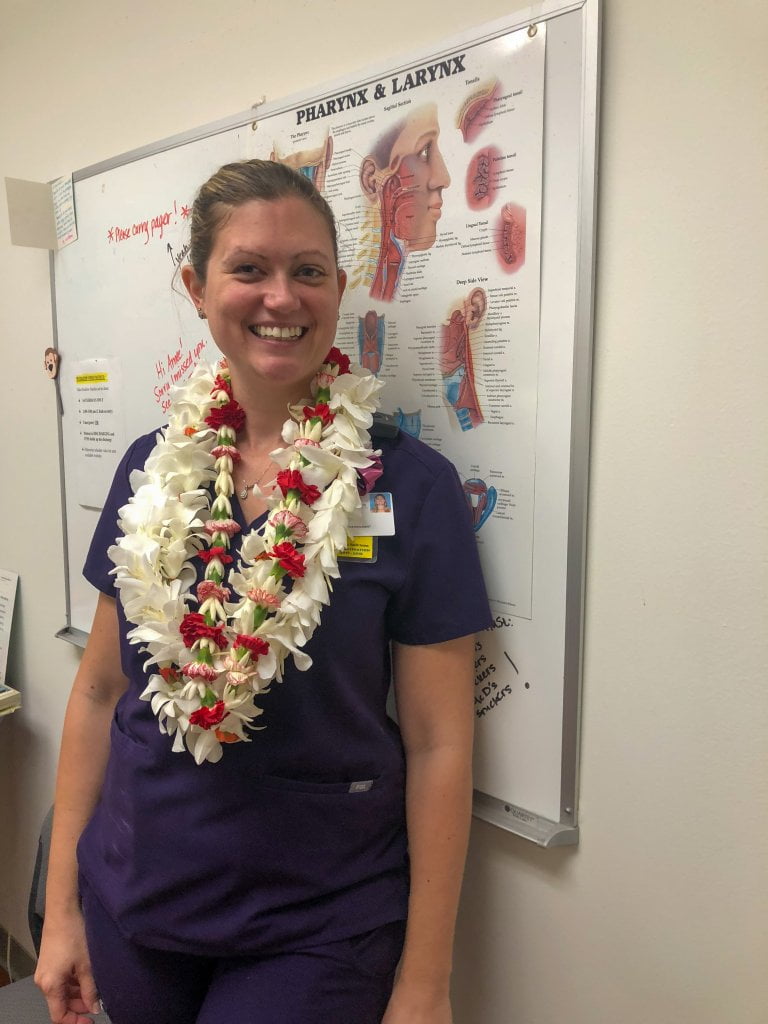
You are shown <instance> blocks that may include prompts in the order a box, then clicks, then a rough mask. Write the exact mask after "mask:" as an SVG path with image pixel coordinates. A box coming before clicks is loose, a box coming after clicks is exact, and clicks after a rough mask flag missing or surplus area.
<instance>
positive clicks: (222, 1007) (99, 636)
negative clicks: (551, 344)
mask: <svg viewBox="0 0 768 1024" xmlns="http://www.w3.org/2000/svg"><path fill="white" fill-rule="evenodd" d="M190 256H191V263H190V265H189V266H186V267H185V268H184V270H183V280H184V283H185V285H186V287H187V289H188V291H189V294H190V297H191V299H192V301H193V302H194V304H195V306H196V307H197V309H198V312H199V315H200V316H201V317H206V318H207V319H208V322H209V324H210V327H211V333H212V335H213V338H214V340H215V342H216V344H217V345H218V347H219V349H220V350H221V352H222V353H223V354H224V356H225V357H226V366H224V367H221V368H220V369H219V371H218V375H217V376H216V377H215V378H214V376H213V375H212V374H209V376H208V378H206V375H205V372H204V371H201V372H200V373H199V374H198V375H197V376H196V377H195V378H194V379H193V381H192V382H191V383H190V384H188V385H187V386H185V388H183V389H182V392H181V397H180V398H177V400H176V402H175V404H174V406H173V407H172V410H171V419H170V425H169V428H168V435H167V437H166V439H165V441H161V442H159V443H158V444H157V445H156V438H155V436H154V435H147V436H145V437H143V438H139V439H138V440H137V441H136V442H134V444H133V445H132V446H131V448H130V449H129V451H128V453H127V454H126V456H125V458H124V459H123V462H122V464H121V466H120V467H119V468H118V471H117V473H116V476H115V480H114V483H113V486H112V490H111V492H110V495H109V497H108V499H107V503H106V505H105V508H104V511H103V514H102V517H101V520H100V523H99V526H98V528H97V531H96V534H95V536H94V540H93V544H92V547H91V551H90V553H89V556H88V559H87V562H86V567H85V574H86V576H87V578H88V579H89V580H90V581H91V582H93V583H94V585H95V586H97V587H98V588H99V590H100V596H99V602H98V607H97V611H96V616H95V619H94V624H93V629H92V632H91V635H90V639H89V643H88V646H87V648H86V651H85V654H84V656H83V659H82V663H81V666H80V669H79V671H78V674H77V677H76V679H75V683H74V687H73V693H72V696H71V698H70V703H69V706H68V710H67V715H66V720H65V726H64V736H63V741H62V751H61V758H60V766H59V775H58V781H57V790H56V799H55V821H54V829H53V842H52V852H51V867H50V871H49V880H48V889H47V909H46V920H45V933H44V936H43V947H42V952H41V956H40V961H39V964H38V969H37V973H36V979H37V982H38V984H39V985H40V987H41V988H42V990H43V992H44V993H45V995H46V998H47V1001H48V1005H49V1010H50V1014H51V1020H52V1021H53V1022H55V1024H84V1022H85V1021H86V1020H88V1017H87V1016H86V1014H87V1013H88V1012H89V1011H90V1012H92V1011H93V1010H94V1007H95V1006H96V1000H97V991H98V993H99V995H100V997H101V999H102V1001H103V1003H104V1005H105V1007H106V1010H107V1012H108V1013H109V1014H110V1017H111V1018H112V1020H113V1024H134V1022H141V1024H146V1022H147V1021H150V1020H151V1021H152V1022H153V1024H191V1022H193V1021H194V1022H197V1024H213V1022H216V1024H222V1022H229V1021H232V1022H245V1021H247V1022H249V1024H321V1022H322V1024H328V1022H330V1021H334V1022H336V1021H338V1022H345V1024H353V1022H354V1024H373V1022H378V1021H384V1022H385V1024H449V1022H450V1020H451V1011H450V1005H449V996H448V981H449V974H450V960H451V945H452V934H453V927H454V919H455V913H456V904H457V900H458V893H459V886H460V879H461V874H462V868H463V861H464V855H465V846H466V838H467V829H468V821H469V813H470V799H471V784H470V752H471V738H472V721H473V720H472V710H471V709H472V656H473V636H472V634H473V633H474V632H475V631H476V630H477V629H481V628H485V627H486V626H487V625H488V624H489V618H490V616H489V612H488V608H487V602H486V599H485V595H484V591H483V587H482V582H481V579H480V576H479V570H478V565H477V555H476V550H475V546H474V541H473V534H472V527H471V523H470V522H469V519H468V516H467V509H466V503H465V500H464V498H463V495H462V491H461V486H460V484H459V481H458V478H457V476H456V473H455V471H454V470H453V469H452V467H451V466H450V465H449V464H448V463H447V462H446V461H445V460H444V459H443V458H442V457H441V456H439V455H438V454H437V453H435V452H432V451H431V450H430V449H428V448H426V447H424V446H423V445H421V444H420V443H419V442H417V441H414V440H413V439H412V438H410V437H408V436H407V435H405V434H399V435H398V436H397V437H396V438H378V437H376V436H375V434H374V437H373V442H374V443H375V445H376V446H377V447H380V449H381V464H382V467H383V475H382V476H381V487H382V489H383V490H387V491H389V492H391V493H392V494H393V496H395V498H396V501H397V509H398V514H397V522H396V536H395V537H386V538H375V540H376V541H378V546H377V550H376V555H375V559H374V558H371V559H369V560H362V561H361V560H358V561H353V560H349V561H345V560H344V557H343V553H340V552H339V548H340V546H342V545H343V544H344V540H345V532H344V530H343V529H342V530H341V536H339V526H340V524H341V526H342V527H343V524H344V522H345V521H346V520H345V519H344V516H346V514H347V512H346V511H345V508H346V506H352V505H354V504H355V503H359V498H357V495H356V491H357V476H358V471H359V472H360V474H361V476H362V478H363V479H364V478H365V477H366V476H367V477H368V479H369V480H370V481H371V482H372V477H373V475H375V474H374V473H372V470H375V468H376V460H375V459H374V458H373V457H372V453H371V451H370V447H367V446H368V445H369V443H370V442H369V441H368V439H367V438H364V439H363V440H361V438H362V436H363V434H364V431H363V434H360V433H359V432H360V430H361V429H362V428H360V423H365V422H370V414H369V412H366V410H369V409H370V408H371V404H372V402H371V396H372V395H373V394H374V393H375V391H376V390H377V388H378V385H377V384H376V382H375V381H374V379H373V378H372V377H371V376H370V375H366V374H364V373H363V371H359V372H357V373H354V372H353V373H347V372H345V371H346V369H347V367H346V365H345V359H344V357H343V356H341V354H340V353H338V351H337V350H335V349H332V343H333V340H334V332H335V325H336V320H337V317H338V309H339V302H340V300H341V296H342V294H343V291H344V286H345V275H344V272H343V271H341V270H339V269H338V267H337V252H336V241H335V229H334V223H333V216H332V214H331V211H330V209H329V207H328V206H327V204H326V203H325V201H324V200H323V199H322V197H321V196H320V195H319V193H317V191H316V190H315V189H314V187H313V186H312V184H311V183H310V182H309V181H308V180H307V179H306V178H305V177H303V176H301V175H299V174H297V173H296V172H294V171H292V170H291V169H290V168H286V167H284V166H281V165H279V164H275V163H269V162H263V161H258V160H253V161H245V162H243V163H240V164H231V165H227V166H225V167H223V168H221V169H220V170H219V171H218V172H217V173H216V174H215V175H213V177H212V178H211V179H210V180H209V181H208V182H207V183H206V184H205V185H204V186H203V187H202V188H201V190H200V192H199V194H198V197H197V199H196V202H195V206H194V211H193V216H192V227H191V253H190ZM329 349H330V350H331V352H330V354H329ZM296 403H298V405H297V404H296ZM287 406H291V407H292V415H293V417H294V419H293V421H291V422H289V423H287V424H286V425H285V427H284V420H285V417H286V407H287ZM209 428H210V429H209ZM334 432H335V434H334ZM281 435H282V440H281ZM334 436H335V437H336V438H337V440H338V439H339V438H341V441H339V443H338V444H337V445H336V448H335V449H333V447H332V446H331V447H330V448H324V447H323V445H326V444H328V438H332V437H334ZM318 439H319V440H318ZM283 444H286V449H285V451H283V452H282V453H277V454H275V452H276V449H278V448H279V447H281V445H283ZM333 451H336V452H339V451H340V452H341V453H342V455H341V456H340V457H337V456H334V454H333ZM366 453H367V454H366ZM214 458H215V463H214ZM142 467H143V468H144V472H145V475H144V476H143V477H142V476H139V477H136V476H134V478H133V480H132V481H129V477H130V476H131V473H132V472H133V471H134V470H136V469H141V468H142ZM296 467H298V468H296ZM329 467H330V468H329ZM339 467H340V468H339ZM286 474H287V475H286ZM291 474H298V475H296V476H292V475H291ZM334 474H335V475H334ZM273 479H274V480H276V482H277V483H276V488H277V493H276V496H275V498H274V499H273V501H272V503H273V504H275V501H277V511H272V512H270V513H269V519H268V521H267V523H266V525H265V526H264V530H263V533H264V536H263V537H260V536H259V535H258V534H257V533H253V532H247V531H249V530H250V528H251V527H252V526H253V525H254V524H256V525H257V526H258V525H259V524H261V525H264V520H265V518H266V515H265V514H266V513H267V511H268V500H267V497H265V491H267V490H268V489H269V487H268V485H267V484H266V481H268V480H273ZM350 479H351V480H352V484H351V487H352V489H353V490H354V492H355V494H354V499H355V500H354V501H352V500H350ZM158 480H160V481H161V482H162V487H161V486H160V485H159V484H158V483H157V481H158ZM200 481H203V482H204V485H205V484H207V486H208V491H206V490H205V489H204V487H201V486H199V484H200ZM313 481H317V485H316V484H315V483H314V482H313ZM131 483H133V485H134V486H135V487H136V488H138V489H137V491H136V494H135V497H134V499H133V501H132V502H131V504H130V505H129V504H127V503H128V501H129V498H130V497H131V490H132V488H131ZM313 488H314V489H313ZM316 491H317V494H316V493H315V492H316ZM211 492H213V493H214V494H215V497H214V496H213V494H212V493H211ZM201 496H202V497H201ZM278 499H279V500H278ZM446 503H447V504H448V506H449V508H450V507H452V508H454V509H455V510H456V514H454V515H451V514H450V513H448V514H446V512H445V508H444V506H445V504H446ZM158 509H159V511H157V510H158ZM459 510H461V511H459ZM142 516H143V518H141V517H142ZM153 517H154V518H153ZM339 517H341V518H339ZM118 520H120V523H121V526H122V529H123V534H124V535H123V536H122V537H119V539H118V542H117V543H116V544H114V543H113V542H114V538H115V533H116V532H117V531H116V526H115V524H116V522H117V521H118ZM442 522H445V523H448V524H450V528H449V532H448V534H447V535H446V534H445V531H446V529H447V528H446V527H443V526H442V525H441V524H442ZM137 523H139V525H138V526H137ZM190 524H191V525H190ZM203 524H204V525H203ZM457 524H458V525H457ZM206 530H207V531H208V533H207V535H208V541H207V543H206V544H205V545H203V541H202V540H201V539H200V538H201V537H202V536H203V535H204V534H205V531H206ZM244 534H246V536H245V539H244ZM148 537H149V539H148ZM265 538H266V539H265ZM197 548H202V550H201V553H200V555H199V557H194V556H195V553H196V550H197ZM238 548H240V560H239V563H238V562H237V561H234V562H233V561H232V559H233V557H236V556H237V552H238ZM108 549H109V558H108V557H107V550H108ZM337 556H338V575H339V577H340V578H339V579H337V580H335V581H334V587H333V594H332V596H331V597H330V603H329V604H328V605H327V607H325V606H324V605H323V600H324V599H325V596H326V592H325V590H324V589H323V588H324V587H325V585H326V583H327V582H328V579H329V577H333V576H334V575H335V574H336V572H337ZM113 562H114V564H115V565H116V566H117V589H119V590H120V599H119V600H118V601H116V600H115V595H116V589H115V580H114V576H113V575H112V569H113V564H112V563H113ZM160 563H162V565H163V566H164V567H165V571H166V576H165V577H162V575H161V574H160V575H159V574H158V573H159V571H158V570H157V568H156V566H157V565H158V564H160ZM169 567H174V568H173V571H171V569H170V568H169ZM174 573H175V576H176V577H177V580H176V581H175V582H174V579H173V577H174ZM190 574H192V575H193V576H195V578H194V579H191V578H190ZM259 574H261V575H259ZM257 577H258V579H259V580H261V584H263V585H259V586H258V587H254V586H252V583H253V580H254V579H256V578H257ZM185 593H186V594H187V599H188V600H190V604H189V605H188V606H187V605H185V604H184V594H185ZM446 593H450V594H451V595H452V601H451V602H445V600H444V597H445V594H446ZM195 595H196V597H197V602H199V603H196V601H195ZM446 603H447V604H450V606H451V607H450V609H449V611H448V612H446V610H445V606H446ZM195 608H197V610H193V609H195ZM233 608H234V609H235V611H232V609H233ZM320 611H321V612H322V621H321V624H320V626H319V628H318V629H317V632H316V633H315V635H314V636H312V634H313V632H314V630H315V626H316V625H317V621H316V620H317V618H318V615H319V613H320ZM228 616H229V617H228ZM129 620H130V621H129ZM286 623H288V624H289V625H286ZM363 623H365V628H362V625H361V624H363ZM129 633H130V634H132V635H131V636H129ZM265 638H266V639H265ZM304 641H306V643H304ZM137 642H138V646H137ZM142 650H145V651H149V653H150V654H151V659H150V660H151V661H152V664H149V665H146V666H145V662H147V654H146V653H141V652H142ZM286 651H288V652H289V656H288V657H287V658H285V659H283V655H284V654H285V652H286ZM185 658H188V659H189V660H188V663H186V664H184V661H185ZM310 658H311V660H312V667H311V669H310V670H309V671H305V672H300V671H298V668H306V663H307V662H308V661H309V659H310ZM283 660H284V665H283V666H282V673H281V665H280V663H281V661H283ZM297 666H298V667H297ZM390 670H392V672H393V673H394V679H395V692H396V699H397V707H398V716H399V721H400V727H399V729H398V728H397V727H396V726H395V725H394V724H393V723H392V722H391V720H390V719H389V718H388V717H387V715H386V697H387V691H388V686H389V681H390ZM281 674H282V682H280V681H278V682H275V683H274V684H273V685H272V686H271V687H270V686H269V683H270V681H271V679H272V678H273V677H274V676H277V679H278V680H279V679H280V677H281ZM142 698H143V699H142ZM113 716H114V721H113ZM158 726H159V727H158ZM253 727H255V728H253ZM244 740H249V741H250V742H244ZM406 824H407V839H406ZM81 901H82V907H81ZM406 917H407V927H405V926H404V922H405V920H406ZM398 964H399V969H398V970H397V977H396V980H395V971H396V968H398Z"/></svg>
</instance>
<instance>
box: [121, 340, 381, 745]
mask: <svg viewBox="0 0 768 1024" xmlns="http://www.w3.org/2000/svg"><path fill="white" fill-rule="evenodd" d="M380 388H381V384H380V382H379V381H378V380H377V379H376V378H375V377H374V376H373V375H372V374H370V373H367V372H366V371H365V370H363V369H362V368H361V367H357V366H355V367H350V363H349V359H348V358H347V356H345V355H343V354H342V353H341V352H340V351H339V350H338V349H337V348H332V349H331V351H330V352H329V353H328V355H327V356H326V360H325V362H324V364H323V366H322V367H321V369H320V371H319V372H318V374H317V375H316V378H315V381H314V384H313V388H312V392H313V398H312V399H310V400H309V401H308V402H306V403H300V404H299V405H296V406H290V407H289V418H288V420H286V422H285V424H284V425H283V431H282V438H283V441H284V442H285V445H286V446H285V447H284V448H280V449H278V450H277V451H276V452H273V453H272V458H273V460H274V461H275V462H276V463H277V464H278V466H280V467H281V469H280V472H279V473H278V474H277V486H276V488H275V490H274V492H273V495H272V497H271V498H270V499H268V503H269V505H270V511H269V514H268V516H267V520H266V523H265V524H264V525H263V526H262V528H261V529H260V530H259V531H257V530H252V531H250V532H249V533H248V534H246V535H245V536H244V537H243V541H242V544H241V547H240V559H239V562H240V564H239V567H238V568H237V569H234V568H230V569H228V568H227V566H232V563H233V557H232V555H230V554H229V553H228V551H229V547H230V542H231V539H232V537H233V536H234V535H235V534H236V533H237V532H238V531H239V529H240V527H239V525H238V524H237V522H235V520H234V519H233V518H232V505H231V500H230V499H231V497H232V495H233V493H234V482H233V479H232V470H233V466H234V463H235V462H237V460H238V459H239V458H240V454H239V452H238V450H237V444H236V440H237V431H238V430H239V429H240V428H241V427H242V425H243V422H244V418H245V417H244V413H243V410H242V408H241V407H240V405H239V404H238V403H237V401H236V400H235V398H234V397H233V395H232V386H231V383H230V378H229V370H228V368H227V365H226V361H222V362H221V363H220V364H219V367H218V369H215V368H213V367H210V366H205V365H200V366H198V367H197V368H196V369H195V371H194V372H193V374H192V376H191V377H190V378H189V380H188V381H187V382H186V383H185V384H184V385H183V386H181V387H179V388H177V389H175V391H174V397H173V402H172V405H171V410H170V416H169V423H168V426H167V427H166V428H164V429H163V430H161V431H160V433H159V434H158V435H157V444H156V445H155V447H154V448H153V450H152V452H151V453H150V455H149V457H148V459H147V461H146V463H145V466H144V470H143V471H141V470H135V471H134V472H133V473H132V475H131V485H132V487H133V490H134V494H133V496H132V497H131V499H130V500H129V503H128V504H127V505H125V506H123V508H121V509H120V513H119V514H120V520H119V526H120V528H121V529H122V531H123V536H122V537H120V538H119V539H118V540H117V542H116V544H115V545H114V546H113V547H111V548H110V549H109V551H108V555H109V557H110V559H111V560H112V561H113V562H114V563H115V568H114V569H113V570H112V572H113V573H114V575H115V576H116V580H115V586H116V587H117V588H118V590H119V591H120V598H121V601H122V604H123V607H124V609H125V615H126V618H127V619H128V621H129V622H131V623H133V624H134V628H133V629H131V630H130V632H129V633H128V639H129V641H130V642H131V643H133V644H142V645H143V647H142V650H143V651H145V652H147V653H149V655H150V657H149V658H148V660H147V662H146V666H150V665H155V666H157V668H156V671H154V672H153V674H152V675H151V676H150V678H149V683H148V685H147V687H146V689H145V690H144V692H143V693H142V694H141V698H142V700H148V701H150V702H151V706H152V711H153V713H154V714H155V715H156V716H157V719H158V724H159V727H160V731H161V732H163V733H167V734H169V735H170V736H173V750H175V751H182V750H184V749H185V748H186V749H188V750H189V752H190V753H191V754H192V755H193V756H194V758H195V761H196V762H197V763H198V764H201V763H202V762H203V761H212V762H215V761H218V760H219V759H220V758H221V756H222V744H224V743H235V742H239V741H249V740H250V737H249V736H248V734H247V731H248V730H252V729H253V728H255V726H254V725H253V724H252V723H253V722H254V720H255V719H256V718H257V717H258V716H259V715H260V714H261V713H262V711H261V709H260V708H258V707H257V706H256V704H255V703H254V697H256V696H257V695H258V694H260V693H264V692H265V691H266V690H267V689H268V688H269V686H270V684H271V683H272V681H273V680H274V679H277V680H278V681H280V680H282V674H283V667H284V664H285V659H286V657H288V656H289V655H292V656H293V661H294V664H295V665H296V667H297V668H299V669H301V670H306V669H308V668H309V667H310V665H311V664H312V659H311V658H310V657H309V656H308V655H307V654H306V653H304V651H302V650H301V648H302V647H303V646H304V645H305V644H306V643H307V641H308V640H309V639H310V637H311V636H312V634H313V633H314V631H315V628H316V627H317V626H318V624H319V622H320V610H321V606H322V605H323V604H327V603H328V601H329V592H330V590H331V589H332V582H331V581H332V579H334V578H338V576H339V568H338V558H337V556H338V552H339V551H340V550H341V549H343V548H344V547H345V545H346V544H347V524H348V520H349V516H350V514H351V513H352V512H353V511H354V510H355V509H357V508H359V507H360V494H359V487H360V483H359V481H360V479H361V478H363V480H365V482H366V484H367V487H368V489H370V486H371V485H372V483H373V480H375V479H376V477H377V476H378V475H380V473H381V468H380V463H379V460H378V456H379V454H380V453H379V452H374V451H372V450H371V441H370V434H369V428H370V426H371V423H372V418H373V412H374V411H375V409H376V408H377V406H378V397H377V393H378V391H379V390H380ZM211 481H214V482H215V483H214V491H215V498H214V500H213V503H212V504H211V503H210V496H209V493H208V490H207V489H206V486H207V485H208V484H209V483H210V482H211ZM364 489H365V488H364ZM195 557H197V558H200V559H201V560H202V561H203V562H204V563H205V574H204V579H203V580H201V581H200V582H199V583H198V584H197V586H196V588H195V594H192V592H191V588H192V587H193V585H194V584H195V581H196V576H197V574H196V572H195V568H194V566H193V564H192V559H193V558H195ZM286 580H290V581H291V582H290V584H289V585H288V586H286ZM193 600H196V601H197V604H198V609H197V611H190V610H189V607H188V602H190V601H193ZM146 666H145V667H146Z"/></svg>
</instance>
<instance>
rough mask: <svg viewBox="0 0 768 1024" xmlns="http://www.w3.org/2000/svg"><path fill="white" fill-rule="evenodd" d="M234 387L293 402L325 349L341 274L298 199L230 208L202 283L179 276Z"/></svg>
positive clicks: (321, 231) (323, 227)
mask: <svg viewBox="0 0 768 1024" xmlns="http://www.w3.org/2000/svg"><path fill="white" fill-rule="evenodd" d="M183 278H184V283H185V284H186V286H187V288H188V290H189V292H190V295H191V296H192V299H193V301H194V302H195V304H196V305H197V306H198V307H200V308H202V310H203V311H204V312H205V315H206V316H207V318H208V323H209V326H210V329H211V334H212V335H213V339H214V341H215V342H216V344H217V346H218V347H219V349H220V350H221V351H222V352H223V354H224V355H225V356H226V357H227V361H228V362H229V366H230V371H231V372H232V376H233V381H234V383H235V386H236V387H237V385H238V383H239V382H240V381H242V384H243V385H245V386H248V385H251V386H252V385H253V384H257V383H266V384H269V385H270V386H272V387H279V388H281V389H282V390H285V391H286V392H287V393H289V394H291V395H292V396H293V397H295V398H296V399H298V398H301V397H303V396H304V395H306V394H309V391H308V388H309V384H310V383H311V381H312V378H313V376H314V374H315V373H316V371H317V369H318V367H319V366H320V365H321V363H322V361H323V358H324V357H325V355H326V353H327V352H328V350H329V349H330V348H331V346H332V345H333V340H334V336H335V333H336V321H337V318H338V310H339V302H340V300H341V296H342V294H343V292H344V286H345V284H346V275H345V274H344V272H343V271H340V270H338V268H337V266H336V259H335V256H334V252H333V242H332V240H331V236H330V231H329V229H328V225H327V224H326V222H325V220H324V219H323V217H322V216H321V214H320V213H318V212H317V210H315V209H314V208H313V207H312V206H311V204H310V203H308V202H307V201H306V200H305V199H302V198H300V197H298V196H291V197H287V198H284V199H276V200H273V201H270V202H264V201H262V200H257V199H254V200H251V201H250V202H247V203H244V204H243V205H242V206H237V207H235V208H234V209H233V210H232V211H231V212H230V213H229V215H228V216H227V217H226V218H225V219H224V220H223V222H222V223H221V225H220V226H219V229H218V231H217V233H216V237H215V240H214V244H213V248H212V249H211V255H210V259H209V261H208V268H207V272H206V278H205V281H204V282H201V281H200V280H199V279H198V278H197V275H196V274H195V272H194V270H193V269H192V267H185V268H184V271H183Z"/></svg>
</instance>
